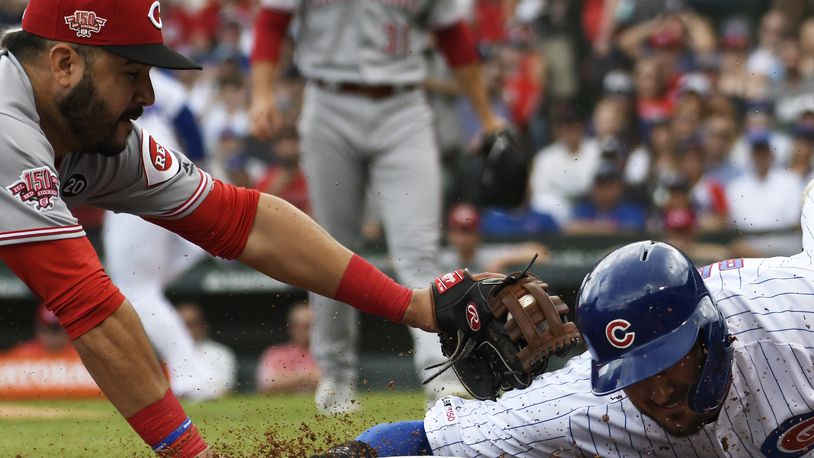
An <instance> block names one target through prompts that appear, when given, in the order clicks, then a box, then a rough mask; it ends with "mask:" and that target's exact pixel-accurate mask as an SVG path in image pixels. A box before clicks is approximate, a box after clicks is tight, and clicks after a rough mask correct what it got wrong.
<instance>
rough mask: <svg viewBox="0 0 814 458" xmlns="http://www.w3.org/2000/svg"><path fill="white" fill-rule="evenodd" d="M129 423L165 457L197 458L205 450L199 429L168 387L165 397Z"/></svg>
mask: <svg viewBox="0 0 814 458" xmlns="http://www.w3.org/2000/svg"><path fill="white" fill-rule="evenodd" d="M127 422H128V423H130V426H132V427H133V429H134V430H135V431H136V432H137V433H138V435H139V436H141V438H142V439H143V440H144V442H146V443H147V445H149V446H150V447H152V449H153V450H154V451H155V452H160V453H161V456H166V457H178V458H186V457H195V456H197V455H198V454H200V453H201V452H203V451H204V450H206V448H207V445H206V441H204V440H203V437H201V434H200V433H199V432H198V428H196V427H195V425H194V424H192V420H190V419H189V417H187V414H186V413H184V409H183V408H182V407H181V404H180V403H179V402H178V399H176V398H175V395H174V394H172V390H167V392H166V393H165V394H164V397H163V398H161V399H160V400H158V401H156V402H154V403H152V404H150V405H149V406H147V407H145V408H143V409H141V410H139V411H138V412H136V413H135V414H133V416H131V417H130V418H128V419H127Z"/></svg>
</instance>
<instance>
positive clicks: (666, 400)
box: [650, 376, 678, 406]
mask: <svg viewBox="0 0 814 458" xmlns="http://www.w3.org/2000/svg"><path fill="white" fill-rule="evenodd" d="M654 379H655V380H654V381H653V383H652V384H651V385H650V398H651V400H652V401H653V402H654V403H655V404H658V405H659V406H671V405H673V404H675V402H676V399H675V398H676V395H677V394H678V393H677V391H676V389H675V387H674V386H673V385H672V384H671V383H670V382H669V381H668V380H665V379H664V378H663V377H661V376H656V377H654Z"/></svg>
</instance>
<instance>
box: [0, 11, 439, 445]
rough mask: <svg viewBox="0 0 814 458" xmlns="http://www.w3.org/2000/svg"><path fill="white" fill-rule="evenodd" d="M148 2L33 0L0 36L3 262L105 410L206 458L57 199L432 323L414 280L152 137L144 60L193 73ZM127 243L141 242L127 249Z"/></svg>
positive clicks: (394, 316)
mask: <svg viewBox="0 0 814 458" xmlns="http://www.w3.org/2000/svg"><path fill="white" fill-rule="evenodd" d="M160 12H161V5H160V3H159V2H158V1H157V0H128V1H117V2H111V1H107V0H31V1H30V2H29V3H28V6H27V9H26V12H25V15H24V17H23V24H22V29H21V30H20V29H18V30H10V31H7V32H5V33H4V34H3V35H2V36H1V37H0V47H2V48H3V49H2V50H0V85H1V86H2V87H3V97H0V156H2V163H3V167H2V168H0V185H2V187H0V209H2V212H3V217H2V218H0V260H2V261H3V262H4V263H5V264H6V265H8V266H9V268H10V269H11V270H12V271H14V272H15V274H16V275H17V276H18V277H19V278H20V279H22V280H23V281H24V282H25V283H26V284H27V285H28V287H29V288H30V289H31V290H32V292H33V293H34V294H36V295H37V296H38V297H39V298H41V299H42V301H43V303H44V304H45V306H46V308H48V309H49V310H50V311H52V312H53V313H54V314H55V315H56V317H57V319H58V320H59V322H60V324H61V325H62V326H63V327H64V328H65V330H66V331H67V333H68V335H69V337H70V338H71V339H72V342H73V345H74V347H75V348H76V350H77V352H78V353H79V355H80V357H81V358H82V362H83V363H84V365H85V367H86V368H87V369H88V372H89V373H90V374H91V376H93V378H94V380H95V381H96V383H97V384H98V385H99V387H100V388H101V389H102V391H103V392H104V394H105V395H106V396H107V398H108V399H109V400H110V402H111V403H112V404H113V405H114V406H115V407H116V409H117V410H118V411H119V412H120V413H121V415H122V416H124V417H125V418H126V419H127V421H128V423H129V424H130V425H131V426H132V427H133V429H134V430H135V431H136V432H137V433H138V434H139V435H140V436H141V438H142V439H143V440H144V441H145V442H146V443H147V444H149V445H150V446H151V447H152V448H153V450H155V451H158V452H161V453H162V456H181V457H192V456H213V455H214V453H213V452H212V451H210V450H209V448H208V446H207V444H206V442H205V441H204V439H203V438H202V437H201V435H200V433H199V432H198V430H197V428H196V427H195V424H194V423H193V422H192V420H191V419H190V418H189V417H188V416H187V415H186V413H185V412H184V410H183V408H182V407H181V405H180V403H179V402H178V400H177V399H176V397H175V395H174V394H173V392H172V390H170V389H169V388H168V383H167V380H166V378H165V377H164V374H163V372H162V369H161V366H160V365H159V363H158V359H157V358H156V356H155V353H153V351H152V349H151V348H150V344H149V341H148V339H147V336H146V335H145V333H144V330H143V328H142V325H141V323H140V321H139V318H138V315H137V314H136V312H135V311H134V309H133V307H132V306H131V305H130V302H129V301H128V300H127V299H126V298H125V297H124V295H123V294H122V293H121V292H120V291H119V289H118V288H117V287H116V286H115V285H114V284H113V283H112V282H111V280H110V278H108V276H107V275H106V274H105V272H104V270H103V269H102V267H101V265H100V262H99V259H98V257H97V256H96V253H95V252H94V250H93V248H92V247H91V245H90V243H89V242H88V240H87V238H86V237H85V232H84V230H83V228H82V227H81V226H80V225H79V224H78V223H77V221H76V219H75V218H74V217H73V216H72V215H71V213H70V211H69V209H70V208H71V207H74V206H76V205H79V204H83V203H85V204H89V205H93V206H97V207H100V208H104V209H107V210H111V211H114V212H125V213H132V214H136V215H138V216H141V217H142V218H144V219H146V220H148V221H150V222H152V223H154V224H157V225H159V226H162V227H164V228H165V229H168V230H171V231H173V232H175V233H177V234H179V235H181V236H182V237H184V238H185V239H187V240H189V241H191V242H193V243H195V244H197V245H199V246H200V247H202V248H204V249H205V250H206V251H208V252H209V253H211V254H213V255H216V256H221V257H224V258H227V259H237V260H239V261H241V262H243V263H245V264H247V265H249V266H252V267H253V268H255V269H257V270H258V271H260V272H263V273H264V274H266V275H269V276H271V277H274V278H276V279H278V280H280V281H283V282H286V283H289V284H291V285H295V286H297V287H301V288H304V289H308V290H310V291H314V292H315V293H318V294H320V295H322V296H325V297H330V298H333V299H336V300H339V301H341V302H344V303H347V304H350V305H352V306H354V307H356V308H358V309H360V310H362V311H364V312H366V313H372V314H376V315H379V316H383V317H386V318H388V319H391V320H393V321H395V322H399V323H403V324H407V325H410V326H415V327H421V328H423V329H426V330H434V329H435V327H434V324H433V323H434V322H433V318H432V306H431V300H432V299H431V295H430V293H429V290H428V289H427V288H425V289H417V290H411V289H408V288H406V287H404V286H401V285H399V284H397V283H396V282H394V281H393V280H391V279H390V278H388V277H387V276H385V275H384V274H383V273H381V272H380V271H379V270H377V269H376V268H375V267H373V266H372V265H371V264H369V263H367V262H366V261H364V260H363V259H362V258H360V257H359V256H357V255H354V254H353V252H351V251H350V250H348V249H347V248H345V247H344V246H342V245H340V244H339V243H338V242H336V241H335V240H334V239H332V238H331V237H330V236H329V235H328V233H327V232H325V231H324V230H323V229H321V228H320V227H319V226H317V224H316V223H314V222H313V221H312V220H311V219H309V218H308V217H307V216H306V215H305V214H303V213H301V212H300V211H299V210H297V209H296V208H295V207H293V206H291V205H290V204H288V203H286V202H285V201H282V200H280V199H278V198H276V197H273V196H269V195H265V194H261V193H259V192H257V191H254V190H248V189H243V188H238V187H235V186H231V185H228V184H224V183H222V182H220V181H218V180H214V179H212V177H211V176H210V175H209V174H207V173H206V172H204V171H202V170H200V169H199V168H198V167H196V166H195V164H194V163H192V161H190V160H189V159H188V158H186V157H185V156H184V155H182V154H180V153H179V152H177V151H173V150H172V149H169V148H167V147H165V146H163V145H162V144H161V142H160V141H158V140H157V139H156V138H155V137H153V136H152V135H150V133H149V132H147V131H145V130H143V129H138V128H134V125H133V122H132V121H133V120H134V119H137V118H138V117H139V116H140V115H141V113H142V111H143V109H144V107H146V106H149V105H151V104H152V103H153V102H154V93H153V88H152V84H151V82H150V73H149V72H150V69H151V67H154V66H155V67H163V68H176V69H194V68H200V67H198V65H197V64H195V63H194V62H192V61H190V60H189V59H187V58H186V57H184V56H182V55H180V54H178V53H177V52H175V51H173V50H171V49H169V48H167V47H166V46H164V44H163V36H162V32H161V29H162V27H163V23H162V20H161V14H160ZM137 249H138V248H137Z"/></svg>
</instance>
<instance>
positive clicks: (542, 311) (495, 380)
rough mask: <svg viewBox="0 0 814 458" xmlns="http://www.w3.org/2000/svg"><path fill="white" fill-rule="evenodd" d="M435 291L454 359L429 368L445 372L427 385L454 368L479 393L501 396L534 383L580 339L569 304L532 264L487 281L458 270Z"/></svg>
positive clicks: (444, 339)
mask: <svg viewBox="0 0 814 458" xmlns="http://www.w3.org/2000/svg"><path fill="white" fill-rule="evenodd" d="M533 262H534V261H533V260H532V263H533ZM529 267H531V264H530V265H529ZM431 289H432V297H433V305H434V306H435V318H436V322H437V323H438V328H439V330H440V332H439V335H440V338H441V350H442V351H443V353H444V356H446V357H448V358H449V359H448V360H447V361H446V362H445V363H442V364H438V365H436V366H432V367H429V368H428V369H433V368H436V367H440V370H439V371H438V372H436V373H435V374H433V376H431V377H430V378H429V379H427V380H426V381H425V382H424V383H427V382H429V381H430V380H432V379H434V378H435V377H437V376H438V375H439V374H441V373H442V372H444V371H446V370H447V369H449V367H452V368H453V369H454V370H455V373H456V374H457V375H458V378H459V379H460V380H461V382H462V383H463V385H464V387H465V388H466V389H467V390H468V391H469V393H470V394H471V395H472V396H473V397H475V398H477V399H495V398H496V397H497V395H498V394H499V393H500V392H501V390H502V391H506V390H511V389H514V388H519V389H522V388H526V387H527V386H529V385H530V384H531V382H532V380H533V378H534V376H535V375H538V374H541V373H542V372H544V371H545V369H546V366H547V365H548V359H549V357H550V356H551V355H552V354H557V355H560V356H562V355H564V354H565V353H566V352H568V350H569V349H570V348H571V347H572V346H573V345H574V344H576V343H578V342H579V339H580V334H579V331H578V330H577V327H576V325H575V324H574V323H572V322H569V321H568V318H567V314H568V306H567V305H566V304H565V303H564V302H563V301H562V300H561V299H560V298H559V297H558V296H551V295H549V294H548V285H547V284H545V283H543V282H542V280H540V279H539V278H538V277H537V276H536V275H534V274H531V273H528V268H526V270H524V271H523V272H516V273H513V274H511V275H509V276H508V277H506V278H505V279H487V280H481V281H478V280H475V279H473V278H472V276H471V275H469V272H467V271H465V270H463V271H462V270H458V271H455V272H452V273H449V274H447V275H444V276H442V277H439V278H438V279H436V280H435V281H434V282H433V285H432V288H431Z"/></svg>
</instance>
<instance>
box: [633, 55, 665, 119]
mask: <svg viewBox="0 0 814 458" xmlns="http://www.w3.org/2000/svg"><path fill="white" fill-rule="evenodd" d="M634 72H635V73H634V82H635V86H636V114H637V115H638V117H639V121H640V122H641V124H642V130H643V131H645V132H647V131H648V130H649V127H650V125H651V124H652V123H654V122H656V121H658V120H663V119H667V118H669V117H670V115H671V114H672V111H673V102H672V100H670V98H669V97H668V95H667V81H666V77H665V75H664V73H663V70H662V69H661V68H660V67H659V65H658V62H657V61H656V60H655V59H653V58H651V57H645V58H642V59H639V60H637V61H636V67H635V70H634Z"/></svg>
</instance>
